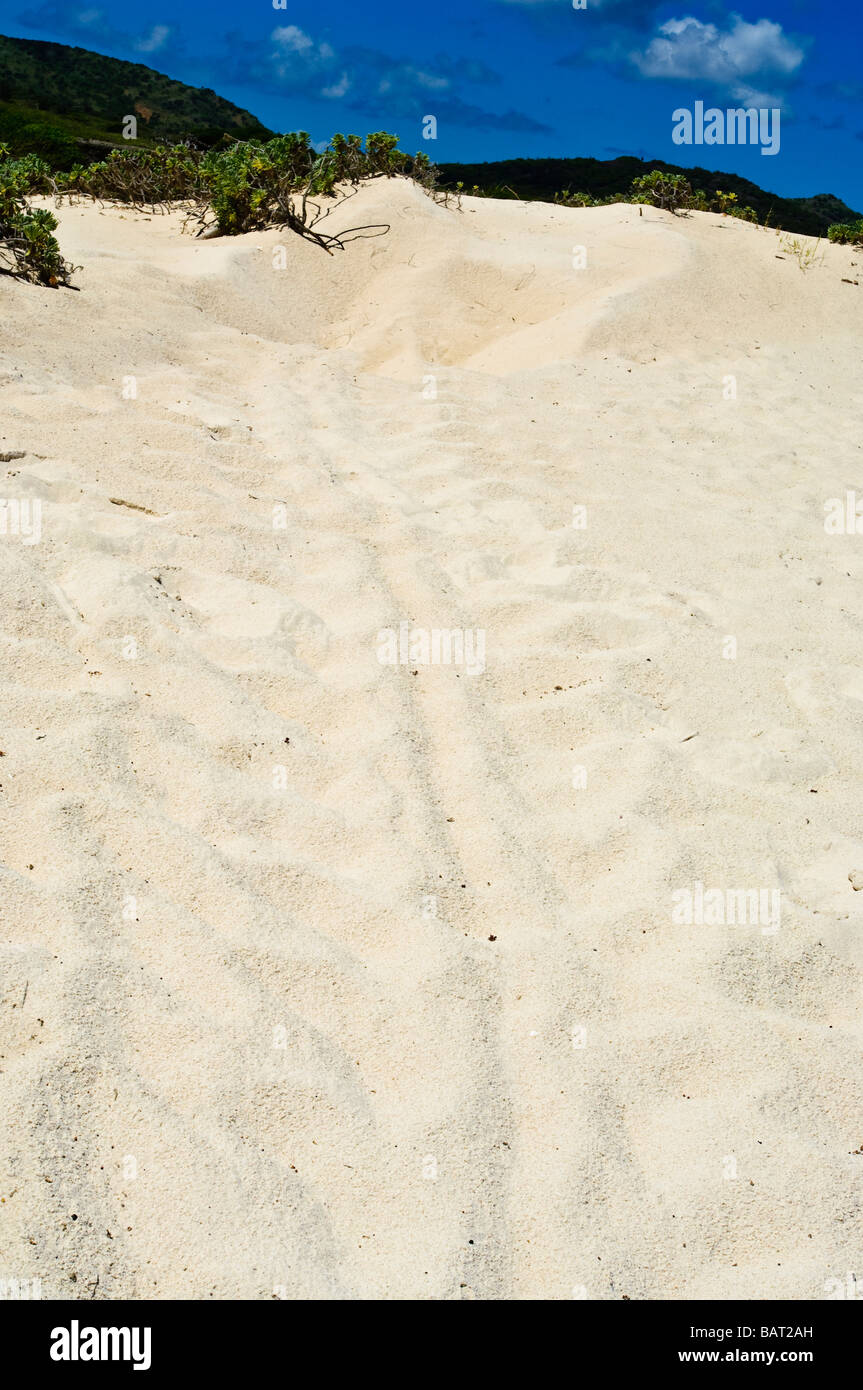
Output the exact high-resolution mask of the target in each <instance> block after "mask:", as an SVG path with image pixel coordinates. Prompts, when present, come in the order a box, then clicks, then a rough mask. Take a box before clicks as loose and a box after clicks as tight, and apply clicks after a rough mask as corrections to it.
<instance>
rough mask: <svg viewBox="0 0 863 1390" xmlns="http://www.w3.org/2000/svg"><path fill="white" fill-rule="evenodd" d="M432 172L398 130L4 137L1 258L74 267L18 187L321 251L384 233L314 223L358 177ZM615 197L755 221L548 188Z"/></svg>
mask: <svg viewBox="0 0 863 1390" xmlns="http://www.w3.org/2000/svg"><path fill="white" fill-rule="evenodd" d="M437 172H438V171H437V170H436V168H435V167H434V166H433V165H431V164H430V162H429V160H428V157H427V156H426V155H424V154H416V155H408V154H405V153H404V152H403V151H402V150H400V149H399V148H398V139H397V137H396V136H394V135H388V134H386V133H385V132H384V131H375V132H373V133H372V134H370V135H368V136H366V139H365V142H363V140H362V139H361V138H360V136H358V135H334V136H333V138H332V140H331V142H330V144H329V145H328V146H327V147H326V148H325V149H323V150H316V149H315V147H314V146H313V145H312V143H311V140H310V137H309V135H308V134H307V133H306V132H305V131H300V132H297V133H292V134H288V135H278V136H275V137H273V138H272V139H269V140H266V141H261V140H234V139H231V138H230V137H228V136H224V137H222V139H221V141H220V142H219V144H218V145H217V146H216V147H215V148H210V149H207V148H200V147H197V146H195V145H193V144H192V143H191V142H184V143H182V144H175V145H157V146H155V147H150V146H143V147H141V146H127V147H125V148H117V149H111V150H110V151H109V152H108V154H107V156H106V157H105V158H104V159H100V160H98V161H96V162H95V163H92V164H86V165H85V164H80V163H75V164H73V165H72V167H71V168H69V169H67V170H53V171H52V169H51V167H50V165H49V164H48V163H47V162H46V161H45V160H44V159H42V158H40V157H39V156H37V155H34V154H27V155H25V156H23V157H22V158H18V159H16V158H14V157H13V156H12V153H10V150H9V148H8V146H6V145H0V265H2V266H3V267H4V268H5V269H7V270H11V271H12V273H13V274H18V275H21V276H23V277H24V278H26V279H28V280H31V281H34V282H36V283H39V284H43V285H50V286H58V285H68V284H69V282H70V277H71V275H72V271H73V267H71V266H70V265H69V264H68V263H67V262H66V261H65V260H64V259H63V256H62V254H61V252H60V248H59V246H58V244H57V241H56V238H55V237H54V232H55V230H56V227H57V221H56V218H55V217H54V215H53V213H51V212H49V211H48V210H47V209H39V208H36V209H34V208H31V207H28V205H27V197H28V196H29V195H34V194H43V195H44V194H49V195H53V196H54V198H55V199H56V200H57V201H58V202H59V201H62V200H63V199H68V200H70V201H77V200H79V199H95V200H98V201H100V202H114V203H123V204H126V205H129V206H131V207H135V208H139V209H151V210H152V209H156V208H162V209H169V208H176V207H180V208H183V209H184V210H185V212H186V214H187V225H188V224H191V225H192V227H193V228H194V230H195V232H196V233H197V235H199V236H200V235H207V236H235V235H237V234H239V233H242V232H251V231H258V230H261V229H262V228H265V227H287V228H290V229H291V230H292V231H294V232H297V233H298V234H299V235H301V236H304V237H306V238H308V239H309V240H311V241H313V242H315V243H316V244H317V245H318V246H320V247H322V248H323V249H324V250H325V251H327V252H332V251H333V250H336V249H341V248H342V247H343V246H344V245H345V242H346V241H347V240H350V239H352V238H353V237H354V236H356V235H362V234H374V233H375V232H379V231H383V230H386V228H383V227H368V226H359V227H351V228H350V229H348V230H347V231H343V232H340V233H338V234H335V233H331V232H329V231H328V229H327V228H326V227H325V226H324V225H322V224H323V223H325V220H326V218H327V217H328V216H329V214H330V213H331V212H332V210H333V206H334V205H336V204H337V203H339V202H341V201H343V200H344V199H345V198H347V197H350V196H351V193H352V192H353V191H354V190H355V189H356V187H357V185H358V184H360V183H361V182H362V181H364V180H366V179H371V178H380V177H392V176H394V175H397V174H400V175H404V176H406V177H409V178H412V179H414V180H415V181H417V182H418V183H419V184H420V185H421V186H422V187H423V188H424V189H425V190H426V191H427V192H429V193H432V194H434V196H436V197H439V198H443V199H444V200H445V201H446V200H447V199H448V198H450V197H452V196H455V197H456V198H458V197H459V195H461V194H462V193H463V192H465V189H464V187H463V185H461V184H458V185H457V186H456V189H455V190H443V191H441V190H437V189H436V182H437ZM471 192H472V193H473V194H475V195H481V196H487V197H498V198H501V197H503V198H506V197H509V198H512V197H515V196H516V194H515V192H514V190H513V189H512V188H511V187H509V186H506V185H497V186H492V187H490V188H487V189H483V188H481V187H480V186H478V185H475V186H474V187H473V188H472V189H471ZM621 201H622V202H629V203H640V204H646V205H648V206H651V207H655V208H661V209H663V210H665V211H667V212H671V213H674V214H676V213H682V212H683V213H685V212H689V211H701V212H716V213H723V214H726V215H728V216H731V217H737V218H742V219H743V220H745V221H750V222H757V221H758V216H757V213H756V212H755V209H754V208H752V207H750V206H748V205H746V206H741V205H740V204H739V203H738V200H737V194H736V193H735V192H734V191H725V190H723V189H720V188H715V189H712V190H711V191H709V192H707V191H705V190H703V189H693V187H692V184H691V183H690V181H689V179H687V178H686V177H685V176H684V175H683V174H679V173H673V172H669V171H668V170H666V169H653V170H651V171H650V172H649V173H645V174H640V175H638V176H637V177H636V178H635V179H633V181H632V184H631V187H630V189H629V191H628V193H627V194H625V195H620V194H610V195H606V196H605V197H602V198H599V197H595V196H594V195H592V194H591V193H588V192H583V191H572V190H571V189H568V188H567V189H564V190H563V191H561V192H559V193H557V194H555V197H554V202H555V203H556V204H557V205H558V206H560V207H568V208H571V207H579V208H584V207H599V206H603V205H607V204H610V203H613V202H621ZM829 237H830V240H831V241H834V242H847V243H852V244H861V245H863V219H861V220H860V221H858V222H855V223H847V224H846V223H838V224H834V225H833V226H831V227H830V229H829ZM783 249H784V250H785V251H786V253H787V254H791V255H794V256H796V257H797V259H798V261H799V262H800V263H801V264H802V263H803V262H804V261H805V265H804V267H803V268H808V266H809V265H810V264H812V263H814V259H813V258H814V253H813V256H812V257H810V256H809V254H808V252H807V251H806V250H805V248H803V247H802V244H801V243H798V242H795V243H794V245H793V246H791V245H789V246H786V247H783Z"/></svg>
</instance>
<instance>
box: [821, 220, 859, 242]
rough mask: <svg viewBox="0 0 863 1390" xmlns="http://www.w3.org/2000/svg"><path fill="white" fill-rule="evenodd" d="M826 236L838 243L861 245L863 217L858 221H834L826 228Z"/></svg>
mask: <svg viewBox="0 0 863 1390" xmlns="http://www.w3.org/2000/svg"><path fill="white" fill-rule="evenodd" d="M827 237H828V239H829V240H830V241H835V242H838V243H839V244H840V245H842V244H846V243H848V244H850V245H852V246H863V217H861V219H860V221H859V222H834V223H833V225H832V227H828V228H827Z"/></svg>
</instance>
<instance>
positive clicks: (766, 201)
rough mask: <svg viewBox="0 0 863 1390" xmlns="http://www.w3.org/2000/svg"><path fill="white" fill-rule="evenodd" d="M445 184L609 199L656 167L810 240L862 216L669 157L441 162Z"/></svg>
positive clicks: (834, 203)
mask: <svg viewBox="0 0 863 1390" xmlns="http://www.w3.org/2000/svg"><path fill="white" fill-rule="evenodd" d="M438 168H439V169H440V172H441V183H442V186H443V187H445V188H453V187H454V186H455V185H456V184H457V183H463V184H464V186H465V188H466V189H469V190H472V189H473V188H474V187H477V188H479V189H480V190H481V191H482V192H483V193H485V194H492V195H493V196H498V197H509V196H512V194H515V195H516V196H517V197H519V198H522V199H525V200H526V201H528V202H551V201H552V200H553V198H554V195H555V193H559V192H560V191H561V190H562V189H564V188H570V189H572V190H573V191H575V190H578V191H579V192H583V193H589V194H591V195H592V196H593V197H594V198H608V197H613V196H614V195H615V194H621V195H625V194H626V193H628V191H629V189H630V187H631V185H632V181H633V179H635V178H638V177H640V176H641V175H642V174H649V173H650V171H651V170H652V169H664V170H665V171H666V173H671V174H683V175H684V176H685V177H686V178H687V179H689V181H690V183H691V184H692V186H693V188H702V189H704V191H705V192H706V193H715V192H716V190H717V189H718V188H721V189H723V190H724V191H725V192H726V193H736V194H737V201H738V203H739V204H740V206H742V207H745V206H749V207H751V208H754V209H755V211H756V213H757V214H758V220H759V222H765V221H767V219H768V217H769V218H770V224H771V226H774V227H782V228H784V229H785V230H786V231H789V232H802V233H804V234H805V235H806V236H824V235H825V234H826V232H827V228H828V227H829V226H830V225H831V223H833V222H855V221H857V220H858V219H859V217H860V216H861V214H860V213H859V212H855V211H854V210H853V209H852V208H849V207H848V206H847V204H846V203H843V202H842V200H841V198H837V197H835V196H834V195H833V194H832V193H818V194H816V195H815V196H814V197H810V198H780V197H779V195H778V194H776V193H769V192H767V191H766V190H765V189H763V188H760V187H759V186H758V184H757V183H752V182H751V180H750V179H744V178H741V177H740V176H739V175H738V174H729V173H726V172H724V171H722V170H718V169H713V170H711V169H702V168H701V167H700V166H695V167H691V166H689V167H688V166H686V165H682V164H669V163H667V162H666V161H665V160H664V159H636V158H635V156H634V155H621V156H619V157H618V158H617V159H587V158H584V159H500V160H495V161H494V162H491V163H482V164H460V163H456V164H439V165H438Z"/></svg>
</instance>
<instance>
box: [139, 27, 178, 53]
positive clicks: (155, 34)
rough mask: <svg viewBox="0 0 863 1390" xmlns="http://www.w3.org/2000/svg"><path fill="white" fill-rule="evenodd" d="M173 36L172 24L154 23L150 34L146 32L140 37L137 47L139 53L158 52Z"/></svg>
mask: <svg viewBox="0 0 863 1390" xmlns="http://www.w3.org/2000/svg"><path fill="white" fill-rule="evenodd" d="M170 37H171V30H170V26H169V25H167V24H154V25H153V27H152V29H151V30H150V32H149V34H145V35H144V36H143V37H142V38H140V39H138V40H137V42H136V44H135V48H136V49H137V50H138V52H139V53H158V51H159V49H160V48H164V47H165V44H166V43H167V42H168V39H169V38H170Z"/></svg>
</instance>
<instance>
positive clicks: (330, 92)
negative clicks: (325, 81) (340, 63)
mask: <svg viewBox="0 0 863 1390" xmlns="http://www.w3.org/2000/svg"><path fill="white" fill-rule="evenodd" d="M350 85H351V79H350V78H349V77H348V75H347V73H346V72H343V73H342V75H341V77H340V78H339V80H338V82H334V83H333V85H332V86H331V87H322V88H321V96H322V97H332V98H334V99H336V100H337V99H338V98H339V97H343V96H344V95H345V93H346V92H347V90H348V88H349V87H350Z"/></svg>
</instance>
